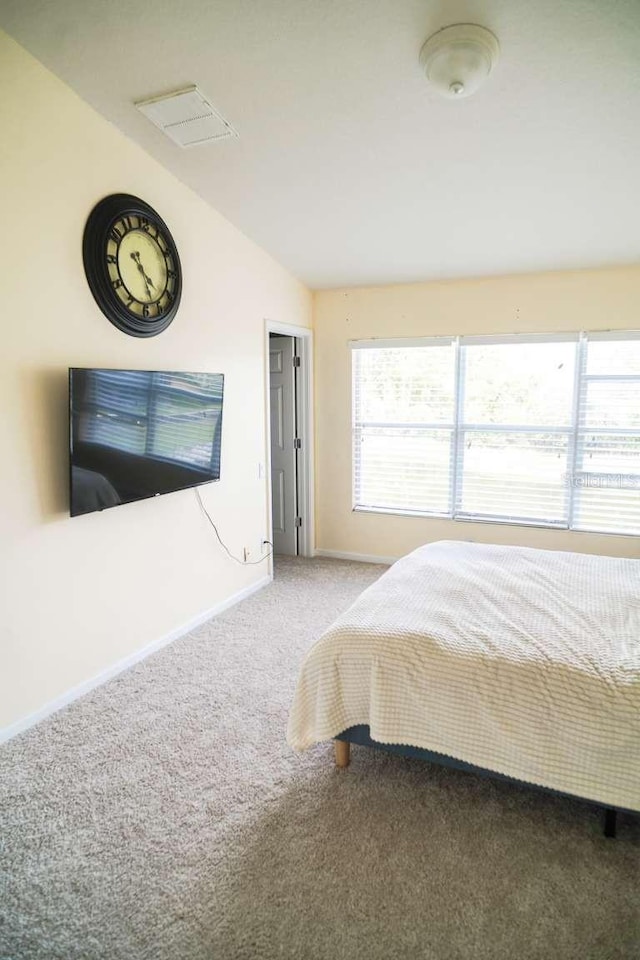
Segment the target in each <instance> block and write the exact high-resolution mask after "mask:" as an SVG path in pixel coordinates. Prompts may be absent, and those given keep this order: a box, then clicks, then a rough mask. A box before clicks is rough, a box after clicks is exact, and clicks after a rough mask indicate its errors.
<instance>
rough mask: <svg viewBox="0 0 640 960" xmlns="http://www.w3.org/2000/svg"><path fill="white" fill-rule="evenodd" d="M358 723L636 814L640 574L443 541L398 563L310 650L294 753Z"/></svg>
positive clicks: (586, 561)
mask: <svg viewBox="0 0 640 960" xmlns="http://www.w3.org/2000/svg"><path fill="white" fill-rule="evenodd" d="M356 724H368V725H369V727H370V730H371V736H372V738H373V739H374V740H377V741H378V742H381V743H394V744H408V745H411V746H414V747H422V748H424V749H426V750H433V751H435V752H437V753H443V754H447V755H449V756H452V757H456V758H458V759H460V760H463V761H465V762H467V763H472V764H475V765H476V766H480V767H485V768H487V769H488V770H494V771H496V772H498V773H503V774H505V775H507V776H510V777H514V778H516V779H519V780H524V781H527V782H529V783H534V784H539V785H540V786H545V787H550V788H551V789H555V790H560V791H563V792H566V793H571V794H575V795H576V796H579V797H584V798H586V799H590V800H594V801H597V802H599V803H603V804H607V805H611V806H618V807H623V808H626V809H629V810H640V560H624V559H616V558H613V557H598V556H590V555H587V554H578V553H564V552H557V551H551V550H534V549H530V548H526V547H502V546H486V545H482V544H474V543H464V542H457V541H442V542H439V543H434V544H429V545H427V546H425V547H420V548H419V549H418V550H415V551H414V552H413V553H411V554H409V555H408V556H406V557H404V558H403V559H402V560H399V561H398V562H397V563H395V564H394V565H393V566H392V567H391V568H390V569H389V570H388V571H386V572H385V573H384V574H383V575H382V577H381V578H380V579H379V580H378V581H376V583H374V584H373V585H372V586H371V587H369V588H368V589H367V590H365V591H364V593H363V594H362V595H361V596H360V597H359V598H358V600H356V602H355V603H354V604H353V605H352V606H351V607H350V609H349V610H347V611H346V613H344V614H343V615H342V616H340V617H339V618H338V619H337V620H336V621H335V623H334V624H333V625H332V626H331V627H330V628H329V629H328V630H327V631H326V633H324V634H323V636H322V637H321V638H320V639H319V640H318V641H317V642H316V643H315V644H314V646H313V647H312V648H311V650H310V651H309V653H308V654H307V657H306V659H305V662H304V664H303V666H302V670H301V674H300V678H299V681H298V685H297V688H296V693H295V697H294V702H293V706H292V709H291V714H290V717H289V726H288V731H287V737H288V740H289V743H290V744H291V745H292V746H293V747H295V748H296V749H299V750H304V749H306V748H307V747H309V746H311V745H312V744H313V743H317V742H320V741H323V740H328V739H330V738H332V737H334V736H336V735H337V734H339V733H341V732H342V731H343V730H345V729H346V728H348V727H351V726H355V725H356Z"/></svg>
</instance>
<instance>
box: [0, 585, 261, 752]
mask: <svg viewBox="0 0 640 960" xmlns="http://www.w3.org/2000/svg"><path fill="white" fill-rule="evenodd" d="M271 580H272V577H271V576H265V577H262V579H261V580H258V582H257V583H252V584H251V585H250V586H248V587H244V588H243V589H242V590H239V591H238V592H237V593H234V594H232V595H231V596H230V597H227V599H226V600H222V601H221V602H220V603H217V604H215V606H213V607H210V608H209V610H205V611H203V612H202V613H199V614H198V615H197V616H195V617H192V619H191V620H189V621H187V623H183V624H182V626H180V627H176V629H175V630H171V632H170V633H167V634H165V635H164V636H162V637H159V638H158V639H157V640H153V641H152V642H151V643H148V644H147V645H146V646H145V647H142V648H141V649H140V650H136V651H135V653H132V654H131V655H130V656H128V657H125V658H124V660H118V662H117V663H114V664H112V666H110V667H107V669H106V670H103V671H102V672H101V673H99V674H97V675H96V676H95V677H91V679H90V680H85V681H84V682H83V683H79V684H78V685H77V686H75V687H72V688H71V690H67V691H66V693H63V694H61V695H60V696H59V697H56V698H55V700H51V701H49V703H46V704H45V705H44V707H41V709H40V710H36V712H35V713H31V714H28V715H27V716H26V717H22V718H21V719H20V720H16V722H15V723H12V724H10V725H9V726H8V727H3V728H2V729H0V743H5V742H6V741H7V740H11V738H12V737H15V736H17V735H18V734H19V733H22V732H23V731H24V730H28V729H29V727H33V726H34V725H35V724H36V723H39V722H40V721H41V720H44V719H45V718H46V717H49V716H51V714H52V713H57V711H58V710H61V709H62V708H63V707H66V706H67V705H68V704H70V703H73V701H74V700H77V699H78V698H79V697H83V696H84V695H85V693H89V692H90V691H91V690H94V689H95V688H96V687H99V686H101V685H102V684H103V683H106V681H107V680H111V678H112V677H115V676H117V675H118V674H119V673H122V672H123V671H124V670H128V669H129V667H132V666H133V665H134V664H136V663H139V662H140V660H144V659H145V657H148V656H149V655H150V654H151V653H155V652H156V650H160V649H161V648H162V647H166V646H167V644H169V643H172V642H173V641H174V640H177V639H178V638H179V637H183V636H184V635H185V633H190V631H191V630H195V628H196V627H199V626H200V624H201V623H206V621H207V620H211V618H212V617H215V616H217V615H218V614H220V613H222V612H223V611H224V610H228V609H229V607H233V606H235V604H236V603H240V601H241V600H245V599H246V598H247V597H250V596H251V594H252V593H257V592H258V590H262V588H263V587H265V586H266V585H267V584H268V583H271Z"/></svg>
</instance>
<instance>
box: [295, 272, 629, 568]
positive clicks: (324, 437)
mask: <svg viewBox="0 0 640 960" xmlns="http://www.w3.org/2000/svg"><path fill="white" fill-rule="evenodd" d="M314 316H315V320H314V323H315V349H316V430H317V449H316V546H317V548H318V549H320V550H329V551H338V552H343V553H352V554H364V555H369V556H382V557H398V556H402V555H403V554H405V553H407V552H408V551H410V550H413V549H414V548H415V547H417V546H419V545H420V544H422V543H427V542H430V541H433V540H442V539H461V540H477V541H480V542H487V543H506V544H523V545H525V546H532V547H543V548H548V549H560V550H576V551H584V552H587V553H604V554H612V555H618V556H626V557H638V556H640V540H639V539H638V538H637V537H609V536H596V535H592V534H585V533H577V532H568V531H555V530H544V529H533V528H527V527H516V526H503V525H501V524H488V523H470V522H464V521H456V520H436V519H423V518H410V517H397V516H389V515H380V514H372V513H360V512H358V513H354V512H353V511H352V509H351V506H352V499H351V379H350V378H351V369H350V356H349V349H348V346H347V345H348V342H349V340H357V339H363V338H364V339H366V338H369V337H412V336H436V335H444V334H453V335H456V334H488V333H518V332H531V331H536V332H542V331H554V330H555V331H562V330H580V329H587V330H594V329H595V330H602V329H608V328H619V329H624V328H627V329H638V328H639V327H640V266H637V267H628V268H620V269H611V270H598V271H595V270H592V271H580V272H572V273H545V274H537V275H530V276H515V277H495V278H487V279H481V280H465V281H447V282H442V283H420V284H409V285H406V286H389V287H369V288H365V289H346V290H331V291H323V292H319V293H317V294H316V295H315V310H314Z"/></svg>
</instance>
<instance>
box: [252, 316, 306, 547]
mask: <svg viewBox="0 0 640 960" xmlns="http://www.w3.org/2000/svg"><path fill="white" fill-rule="evenodd" d="M270 333H279V334H282V335H283V336H285V337H294V338H295V340H296V348H297V355H298V356H299V357H300V366H299V367H298V375H297V390H296V419H297V422H298V437H299V438H300V440H301V441H302V447H301V449H300V450H299V451H298V510H299V513H300V516H301V518H302V526H301V527H300V528H299V530H298V556H300V557H313V556H314V555H315V512H314V511H315V500H314V473H313V470H314V462H313V443H314V433H313V330H311V329H310V328H309V327H299V326H296V325H294V324H292V323H280V322H278V321H276V320H270V319H269V318H268V317H266V318H265V321H264V369H265V378H264V379H265V385H264V390H265V427H266V430H265V434H266V457H265V462H266V465H267V466H266V480H267V517H268V522H267V529H268V531H269V540H270V541H271V542H272V543H273V517H272V515H271V510H272V507H271V410H270V406H271V401H270V392H269V382H270V370H269V334H270Z"/></svg>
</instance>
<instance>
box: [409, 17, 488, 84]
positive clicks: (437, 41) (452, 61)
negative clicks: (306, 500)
mask: <svg viewBox="0 0 640 960" xmlns="http://www.w3.org/2000/svg"><path fill="white" fill-rule="evenodd" d="M499 55H500V45H499V44H498V41H497V39H496V38H495V37H494V35H493V34H492V33H491V31H490V30H487V29H485V27H479V26H478V25H477V24H475V23H456V24H454V25H453V26H451V27H444V28H443V29H442V30H438V32H437V33H434V34H433V36H431V37H429V39H428V40H427V41H426V43H425V44H424V46H423V48H422V50H421V51H420V63H421V65H422V69H423V70H424V72H425V76H426V78H427V80H428V81H429V83H431V84H432V85H433V86H434V87H435V89H436V90H437V91H438V93H439V94H440V95H441V96H443V97H447V98H449V99H451V100H460V99H462V98H464V97H469V96H471V94H472V93H475V92H476V90H477V89H478V88H479V87H481V86H482V84H483V83H484V82H485V80H486V79H487V77H488V76H489V74H490V73H491V71H492V70H493V67H494V66H495V64H496V61H497V59H498V57H499Z"/></svg>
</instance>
